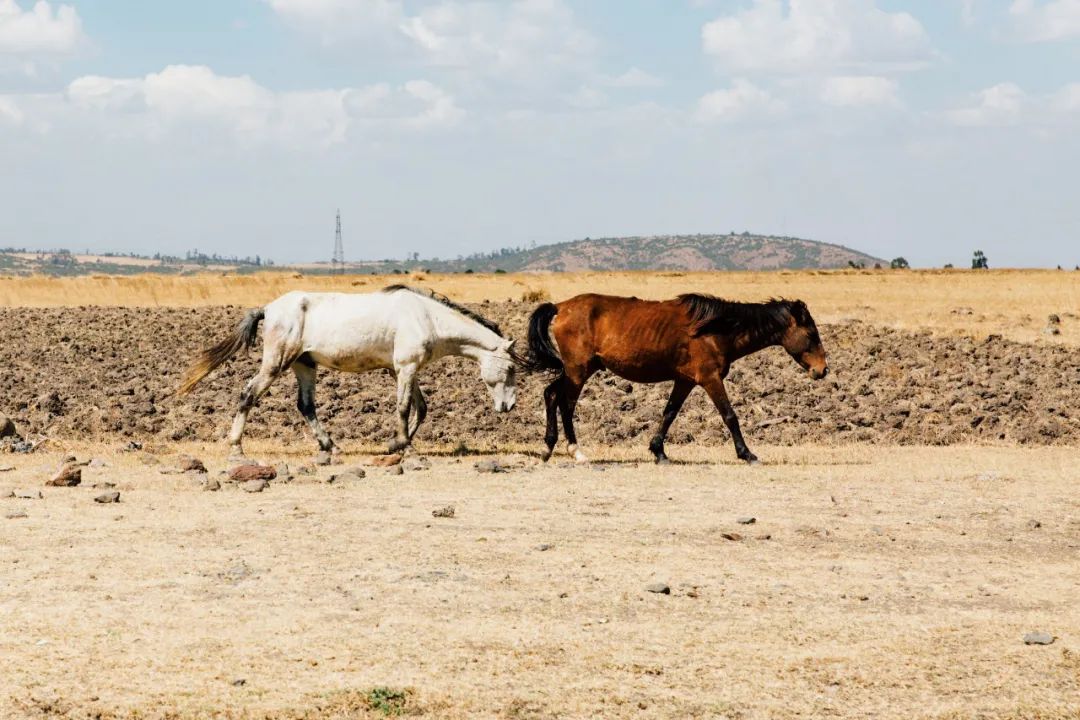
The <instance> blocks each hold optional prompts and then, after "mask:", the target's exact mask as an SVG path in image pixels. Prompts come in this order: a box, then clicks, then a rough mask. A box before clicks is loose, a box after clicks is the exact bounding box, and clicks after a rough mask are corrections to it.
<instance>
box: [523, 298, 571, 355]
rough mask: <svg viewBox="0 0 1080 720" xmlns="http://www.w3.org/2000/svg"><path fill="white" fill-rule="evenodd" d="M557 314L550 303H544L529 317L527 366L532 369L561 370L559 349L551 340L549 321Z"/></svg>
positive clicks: (557, 311)
mask: <svg viewBox="0 0 1080 720" xmlns="http://www.w3.org/2000/svg"><path fill="white" fill-rule="evenodd" d="M558 314H559V309H558V308H557V307H555V306H554V305H553V304H552V303H544V304H543V305H541V306H540V307H538V308H536V310H533V314H532V315H531V316H530V317H529V366H530V367H531V368H532V369H533V370H562V369H563V361H562V358H561V357H559V349H558V348H556V347H555V344H554V343H553V342H552V341H551V333H550V332H549V329H550V328H551V321H552V320H554V319H555V316H556V315H558Z"/></svg>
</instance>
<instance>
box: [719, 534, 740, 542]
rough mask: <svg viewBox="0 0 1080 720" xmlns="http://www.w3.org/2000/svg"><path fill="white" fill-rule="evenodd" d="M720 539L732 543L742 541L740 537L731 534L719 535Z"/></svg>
mask: <svg viewBox="0 0 1080 720" xmlns="http://www.w3.org/2000/svg"><path fill="white" fill-rule="evenodd" d="M720 537H722V538H724V539H725V540H730V541H732V542H739V541H740V540H742V535H740V534H739V533H733V532H726V533H720Z"/></svg>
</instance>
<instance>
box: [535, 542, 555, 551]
mask: <svg viewBox="0 0 1080 720" xmlns="http://www.w3.org/2000/svg"><path fill="white" fill-rule="evenodd" d="M554 547H555V546H554V545H552V544H551V543H540V544H539V545H537V546H536V549H537V550H539V551H540V552H547V551H548V550H551V549H553V548H554Z"/></svg>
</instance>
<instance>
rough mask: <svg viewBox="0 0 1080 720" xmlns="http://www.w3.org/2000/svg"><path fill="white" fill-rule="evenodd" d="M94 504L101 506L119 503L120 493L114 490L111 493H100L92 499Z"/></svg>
mask: <svg viewBox="0 0 1080 720" xmlns="http://www.w3.org/2000/svg"><path fill="white" fill-rule="evenodd" d="M94 502H96V503H102V504H103V505H104V504H106V503H118V502H120V493H118V492H116V491H115V490H114V491H113V492H107V493H102V494H101V495H98V496H97V497H96V498H94Z"/></svg>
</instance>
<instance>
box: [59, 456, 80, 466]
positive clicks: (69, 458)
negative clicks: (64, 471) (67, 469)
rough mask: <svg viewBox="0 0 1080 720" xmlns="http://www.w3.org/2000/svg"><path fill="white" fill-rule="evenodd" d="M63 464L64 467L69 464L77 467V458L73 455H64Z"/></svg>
mask: <svg viewBox="0 0 1080 720" xmlns="http://www.w3.org/2000/svg"><path fill="white" fill-rule="evenodd" d="M63 463H64V464H65V465H67V464H69V463H70V464H72V465H78V464H79V458H77V457H75V456H74V455H65V456H64V459H63Z"/></svg>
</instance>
